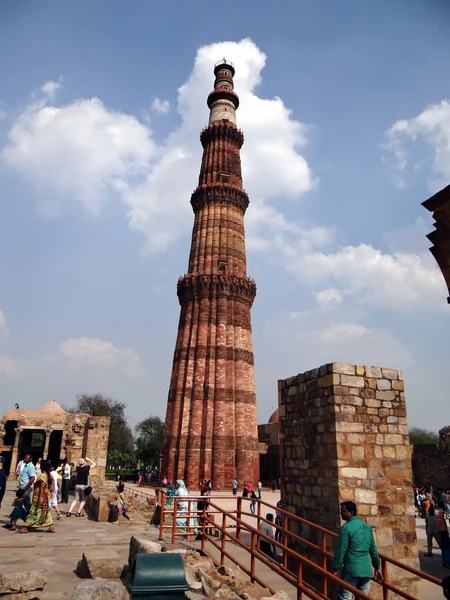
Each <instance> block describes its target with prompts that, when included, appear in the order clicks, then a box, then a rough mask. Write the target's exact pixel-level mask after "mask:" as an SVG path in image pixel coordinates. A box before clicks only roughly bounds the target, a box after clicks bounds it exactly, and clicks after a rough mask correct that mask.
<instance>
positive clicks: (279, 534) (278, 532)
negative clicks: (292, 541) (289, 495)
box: [275, 500, 285, 543]
mask: <svg viewBox="0 0 450 600" xmlns="http://www.w3.org/2000/svg"><path fill="white" fill-rule="evenodd" d="M277 508H278V509H284V508H285V504H284V502H283V501H282V500H278V502H277ZM283 523H284V513H283V512H281V510H277V514H276V516H275V525H278V526H279V527H277V528H276V529H275V541H276V542H280V543H282V542H283V530H282V529H281V528H282V527H283Z"/></svg>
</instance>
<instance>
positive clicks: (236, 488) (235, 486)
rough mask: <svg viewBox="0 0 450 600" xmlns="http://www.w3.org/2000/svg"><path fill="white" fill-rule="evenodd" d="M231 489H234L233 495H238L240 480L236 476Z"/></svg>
mask: <svg viewBox="0 0 450 600" xmlns="http://www.w3.org/2000/svg"><path fill="white" fill-rule="evenodd" d="M231 489H232V490H233V496H236V494H237V491H238V482H237V479H236V478H234V479H233V481H232V482H231Z"/></svg>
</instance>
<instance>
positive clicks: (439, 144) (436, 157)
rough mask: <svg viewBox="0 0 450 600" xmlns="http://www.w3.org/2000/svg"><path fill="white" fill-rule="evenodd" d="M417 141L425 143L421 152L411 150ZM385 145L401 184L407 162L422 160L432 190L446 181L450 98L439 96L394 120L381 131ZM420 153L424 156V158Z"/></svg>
mask: <svg viewBox="0 0 450 600" xmlns="http://www.w3.org/2000/svg"><path fill="white" fill-rule="evenodd" d="M417 142H424V143H425V150H424V151H423V152H422V153H414V150H415V149H416V148H415V147H414V145H417ZM413 144H414V145H413ZM385 147H386V149H387V150H388V151H389V152H390V153H391V154H392V155H393V157H394V160H395V164H396V168H397V178H398V183H399V185H400V186H401V187H403V186H405V185H406V177H407V168H408V166H410V165H411V163H412V168H413V170H417V169H420V168H422V166H423V165H424V164H427V165H429V166H430V170H431V176H430V178H429V187H430V190H431V191H432V192H436V191H437V190H438V189H440V188H441V187H444V186H445V185H447V184H448V181H449V179H450V101H449V100H443V101H442V102H440V103H439V104H433V105H431V106H428V107H427V108H426V109H425V110H423V111H422V112H421V113H420V114H419V115H417V116H416V117H413V118H412V119H401V120H399V121H397V122H396V123H394V124H393V125H392V126H391V127H390V128H389V129H388V130H387V131H386V133H385ZM430 151H431V156H430ZM424 156H427V160H426V161H424V159H423V157H424Z"/></svg>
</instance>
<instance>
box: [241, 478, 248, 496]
mask: <svg viewBox="0 0 450 600" xmlns="http://www.w3.org/2000/svg"><path fill="white" fill-rule="evenodd" d="M247 485H248V484H247V481H244V487H243V489H242V497H243V498H247V496H248V487H247Z"/></svg>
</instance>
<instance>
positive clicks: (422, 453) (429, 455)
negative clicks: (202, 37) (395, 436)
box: [412, 426, 450, 490]
mask: <svg viewBox="0 0 450 600" xmlns="http://www.w3.org/2000/svg"><path fill="white" fill-rule="evenodd" d="M412 469H413V479H414V484H415V485H418V486H426V487H429V486H433V487H434V488H442V489H444V490H447V489H450V427H449V426H447V427H443V428H442V429H441V430H440V431H439V443H438V444H420V445H417V446H414V448H413V454H412Z"/></svg>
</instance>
